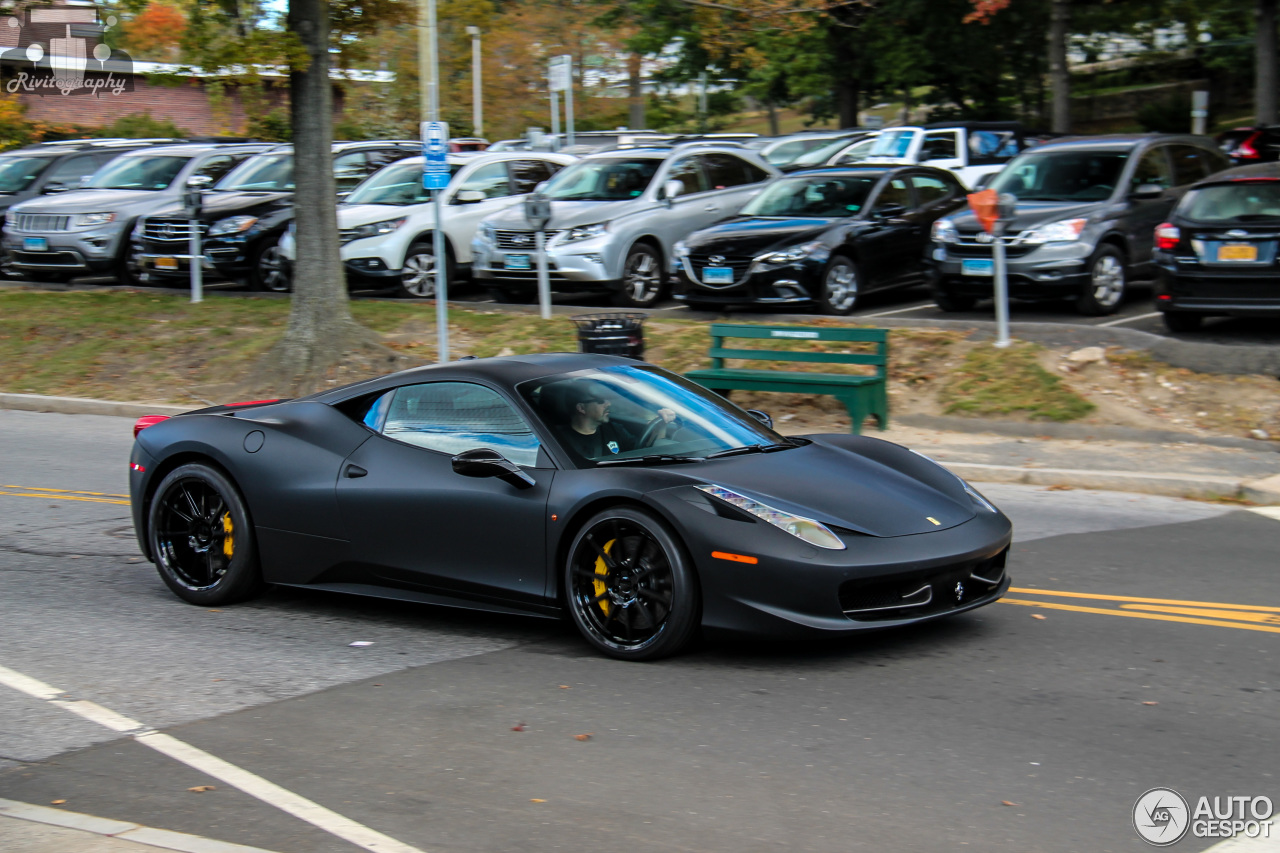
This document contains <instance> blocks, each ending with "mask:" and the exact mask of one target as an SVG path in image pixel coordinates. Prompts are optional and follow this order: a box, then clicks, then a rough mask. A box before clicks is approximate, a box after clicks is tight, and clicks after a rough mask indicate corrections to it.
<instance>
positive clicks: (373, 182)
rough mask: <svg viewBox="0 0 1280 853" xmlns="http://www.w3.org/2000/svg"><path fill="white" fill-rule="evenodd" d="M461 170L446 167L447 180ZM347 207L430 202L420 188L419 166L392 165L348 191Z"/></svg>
mask: <svg viewBox="0 0 1280 853" xmlns="http://www.w3.org/2000/svg"><path fill="white" fill-rule="evenodd" d="M461 168H462V167H461V166H459V165H457V164H456V163H450V164H449V177H450V179H452V178H453V176H454V175H456V174H458V170H459V169H461ZM345 201H346V203H347V204H390V205H405V204H425V203H426V202H428V201H431V191H430V190H428V189H424V188H423V186H422V162H421V161H412V162H409V163H405V162H400V163H392V164H391V165H390V166H387V167H386V168H384V169H380V170H378V171H377V172H374V173H373V174H372V175H370V176H369V177H367V178H365V180H364V183H362V184H360V186H358V187H356V188H355V189H354V190H352V191H351V195H349V196H347V197H346V199H345Z"/></svg>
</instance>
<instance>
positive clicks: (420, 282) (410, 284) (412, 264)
mask: <svg viewBox="0 0 1280 853" xmlns="http://www.w3.org/2000/svg"><path fill="white" fill-rule="evenodd" d="M444 257H445V263H444V269H445V275H446V276H448V275H449V271H450V270H452V269H453V256H452V255H450V254H449V251H448V249H447V248H446V250H445V256H444ZM435 266H436V249H435V244H434V243H433V242H430V241H427V240H419V241H416V242H415V243H414V244H413V245H412V246H410V247H409V251H407V252H405V255H404V264H403V266H402V267H401V273H400V290H399V295H400V296H403V297H406V298H408V299H435V296H436V270H435ZM447 280H448V279H446V281H447Z"/></svg>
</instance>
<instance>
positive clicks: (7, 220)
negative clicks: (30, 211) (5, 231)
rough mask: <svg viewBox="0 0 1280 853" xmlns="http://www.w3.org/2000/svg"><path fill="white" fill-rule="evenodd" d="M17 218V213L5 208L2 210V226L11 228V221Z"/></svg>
mask: <svg viewBox="0 0 1280 853" xmlns="http://www.w3.org/2000/svg"><path fill="white" fill-rule="evenodd" d="M17 219H18V217H17V215H16V214H15V213H14V212H13V211H12V210H6V211H5V212H4V227H5V228H12V227H13V223H14V222H16V221H17Z"/></svg>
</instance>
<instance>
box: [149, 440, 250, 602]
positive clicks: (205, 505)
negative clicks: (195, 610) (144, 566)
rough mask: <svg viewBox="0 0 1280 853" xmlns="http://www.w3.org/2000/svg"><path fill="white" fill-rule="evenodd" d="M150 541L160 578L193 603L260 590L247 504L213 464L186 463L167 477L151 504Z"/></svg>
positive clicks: (231, 598) (237, 597)
mask: <svg viewBox="0 0 1280 853" xmlns="http://www.w3.org/2000/svg"><path fill="white" fill-rule="evenodd" d="M147 537H148V543H149V545H150V547H151V554H152V557H153V558H154V559H155V562H156V570H157V571H159V573H160V578H161V579H162V580H163V581H164V582H165V585H166V586H168V587H169V589H171V590H173V592H174V594H176V595H177V596H178V597H179V598H181V599H183V600H184V601H187V602H190V603H191V604H199V605H205V606H208V605H218V604H230V603H232V602H235V601H242V600H244V599H246V598H249V597H251V596H252V595H253V594H254V593H256V592H257V591H258V589H259V588H260V587H261V586H262V576H261V572H260V571H259V567H258V550H257V543H256V541H255V540H254V536H253V527H252V526H251V524H250V523H249V513H248V510H247V509H246V508H245V505H244V500H243V499H242V498H241V497H240V491H239V490H238V489H237V488H236V487H235V484H233V483H232V482H231V480H230V479H228V478H227V477H226V476H225V475H224V474H223V473H222V472H221V471H218V470H217V469H215V468H213V467H211V466H209V465H205V464H201V463H192V464H188V465H182V466H180V467H178V468H175V469H173V470H172V471H170V472H169V473H168V474H167V475H166V476H165V478H164V480H162V481H161V483H160V485H159V487H158V488H157V489H156V492H155V497H154V498H153V499H152V501H151V508H150V511H149V513H148V520H147Z"/></svg>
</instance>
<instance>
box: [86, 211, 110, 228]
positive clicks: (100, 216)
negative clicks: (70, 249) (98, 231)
mask: <svg viewBox="0 0 1280 853" xmlns="http://www.w3.org/2000/svg"><path fill="white" fill-rule="evenodd" d="M115 218H116V215H115V214H114V213H80V214H77V215H76V227H78V228H88V227H89V226H91V225H106V224H107V223H108V222H114V221H115Z"/></svg>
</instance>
